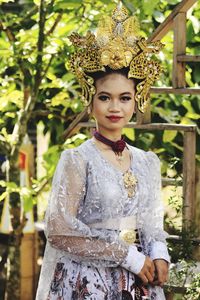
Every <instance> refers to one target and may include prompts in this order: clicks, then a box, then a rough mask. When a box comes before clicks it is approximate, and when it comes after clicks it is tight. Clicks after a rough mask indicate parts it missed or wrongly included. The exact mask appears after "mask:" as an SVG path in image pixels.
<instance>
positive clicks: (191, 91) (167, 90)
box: [150, 86, 200, 95]
mask: <svg viewBox="0 0 200 300" xmlns="http://www.w3.org/2000/svg"><path fill="white" fill-rule="evenodd" d="M150 93H151V94H187V95H199V94H200V87H199V88H177V89H176V88H173V87H154V86H153V87H152V88H151V89H150Z"/></svg>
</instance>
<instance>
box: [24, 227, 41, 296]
mask: <svg viewBox="0 0 200 300" xmlns="http://www.w3.org/2000/svg"><path fill="white" fill-rule="evenodd" d="M36 237H37V235H36V234H35V233H26V234H24V236H23V238H22V243H21V248H20V250H21V262H20V272H21V297H20V299H21V300H33V299H34V295H35V289H36V282H35V281H36V273H37V270H36V257H37V238H36Z"/></svg>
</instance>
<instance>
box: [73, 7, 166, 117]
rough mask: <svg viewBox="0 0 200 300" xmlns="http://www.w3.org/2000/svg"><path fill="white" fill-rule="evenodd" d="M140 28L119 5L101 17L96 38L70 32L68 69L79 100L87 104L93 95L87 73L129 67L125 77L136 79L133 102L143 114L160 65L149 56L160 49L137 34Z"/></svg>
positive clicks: (159, 45)
mask: <svg viewBox="0 0 200 300" xmlns="http://www.w3.org/2000/svg"><path fill="white" fill-rule="evenodd" d="M139 31H140V26H139V22H138V20H137V18H136V17H135V16H131V17H129V16H128V11H127V10H126V8H125V7H123V6H122V4H121V3H120V4H119V5H118V6H117V7H116V8H115V9H114V10H113V13H112V17H109V16H106V17H103V18H101V20H100V22H99V24H98V28H97V33H96V36H95V35H94V34H93V33H91V32H88V33H87V35H86V36H85V37H81V36H80V35H79V34H77V33H72V35H71V36H70V37H69V39H70V41H71V42H72V44H73V45H74V47H75V53H74V54H72V55H71V57H70V67H71V70H72V72H73V73H74V74H75V75H76V76H77V79H78V81H79V84H80V86H81V88H82V97H81V99H82V100H83V102H84V103H85V104H86V105H89V104H90V103H91V101H92V98H93V95H94V94H95V87H94V85H93V84H94V80H93V78H92V77H91V76H90V73H94V72H98V71H105V70H106V69H105V67H109V68H111V69H113V70H117V69H121V68H124V67H128V68H129V72H128V78H135V79H138V80H139V83H138V84H137V86H136V94H135V100H136V102H137V104H138V109H139V110H140V111H141V112H144V111H145V107H146V105H147V101H148V98H149V89H150V87H151V86H152V84H153V82H154V81H155V80H156V79H158V77H159V74H160V71H161V66H160V64H159V62H158V61H155V60H154V59H153V57H152V54H155V53H158V52H159V51H160V49H161V48H162V47H163V44H162V43H161V42H160V41H156V42H152V43H149V44H148V43H147V41H146V40H145V38H143V37H141V36H140V35H139Z"/></svg>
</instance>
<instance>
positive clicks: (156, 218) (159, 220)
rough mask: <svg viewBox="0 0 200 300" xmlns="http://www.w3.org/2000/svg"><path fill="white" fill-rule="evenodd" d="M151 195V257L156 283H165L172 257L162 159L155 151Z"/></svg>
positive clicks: (150, 154)
mask: <svg viewBox="0 0 200 300" xmlns="http://www.w3.org/2000/svg"><path fill="white" fill-rule="evenodd" d="M148 155H149V161H150V174H151V175H150V178H151V184H150V186H151V197H150V201H151V203H152V211H153V216H152V221H153V224H154V227H155V228H154V229H152V232H153V233H154V234H153V238H152V240H151V245H150V249H151V250H150V258H151V259H152V260H153V261H154V265H155V272H156V281H155V284H156V285H161V286H162V285H163V284H164V282H165V281H166V280H167V276H168V267H169V262H170V257H169V254H168V250H167V245H166V233H165V232H164V229H163V205H162V201H161V171H160V160H159V159H158V157H157V156H156V155H155V154H154V153H153V152H149V153H148Z"/></svg>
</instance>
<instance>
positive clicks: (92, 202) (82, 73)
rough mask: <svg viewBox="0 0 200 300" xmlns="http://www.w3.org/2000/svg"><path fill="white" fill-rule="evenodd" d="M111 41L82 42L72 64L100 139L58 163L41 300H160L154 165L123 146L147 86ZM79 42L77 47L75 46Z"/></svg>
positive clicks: (150, 156) (164, 256)
mask: <svg viewBox="0 0 200 300" xmlns="http://www.w3.org/2000/svg"><path fill="white" fill-rule="evenodd" d="M124 14H125V12H124V9H123V10H122V8H121V7H120V8H119V7H118V8H117V9H116V10H115V11H114V14H113V15H114V17H113V20H115V19H117V22H116V23H117V26H118V29H117V30H119V27H120V26H119V25H120V22H121V23H124V21H127V18H125V17H124ZM119 17H120V18H119ZM106 24H107V25H108V22H107V23H106ZM121 25H123V24H121ZM117 26H116V27H117ZM129 27H130V26H129ZM100 28H101V26H100ZM121 28H122V27H121ZM124 28H125V27H124ZM112 32H113V33H112V34H113V35H114V38H113V39H112V40H111V43H110V42H109V43H106V46H107V48H105V44H103V46H102V48H100V47H99V48H97V47H95V45H97V44H94V43H93V42H91V35H89V36H87V38H86V40H84V41H82V45H83V44H84V43H86V42H87V43H88V44H87V45H88V47H87V48H86V47H85V48H84V49H87V50H86V51H87V53H85V52H84V51H85V50H84V51H83V52H79V53H78V54H77V53H76V55H75V56H73V58H72V60H71V63H72V66H73V70H74V71H75V73H76V75H77V77H78V79H79V82H80V84H81V87H82V90H83V96H84V98H85V100H88V102H90V103H89V107H90V109H91V113H92V115H93V116H94V118H95V119H96V124H97V131H96V132H95V134H94V137H92V138H91V139H89V140H88V141H86V142H84V143H83V144H82V145H81V146H79V147H77V148H75V149H69V150H66V151H64V152H63V153H62V155H61V158H60V161H59V163H58V166H57V169H56V172H55V175H54V179H53V183H52V193H51V197H50V201H49V205H48V209H47V213H46V236H47V246H46V251H45V255H44V262H43V268H42V272H41V276H40V283H39V288H38V292H37V296H36V299H37V300H46V299H51V300H54V299H56V300H57V299H64V300H70V299H74V300H80V299H93V300H101V299H102V300H103V299H107V300H121V299H136V300H138V299H156V300H162V299H165V298H164V294H163V291H162V288H161V287H162V286H163V284H164V282H165V281H166V279H167V272H168V263H169V256H168V252H167V248H166V244H165V237H166V234H165V233H164V231H163V225H162V223H163V212H162V205H161V203H160V185H161V184H160V164H159V160H158V158H157V156H156V155H155V154H154V153H152V152H144V151H142V150H140V149H137V148H135V147H132V146H129V145H127V144H126V143H125V142H124V140H123V139H122V138H121V134H122V129H123V128H124V126H125V125H126V124H127V123H128V121H129V120H130V119H131V117H132V115H133V113H134V112H135V109H136V101H137V104H138V107H139V108H140V109H141V110H143V109H144V107H145V104H146V94H145V93H146V92H147V86H148V84H149V78H147V77H148V76H147V75H146V74H147V73H146V74H145V75H144V74H143V75H141V74H140V73H139V72H137V73H138V74H139V75H138V76H135V78H136V79H140V83H139V84H136V80H135V79H133V78H134V76H130V75H131V74H132V75H133V72H135V71H136V70H137V67H138V66H137V64H136V62H134V55H133V56H132V60H131V61H129V62H127V57H125V63H124V61H123V62H122V60H123V57H122V58H121V57H120V55H121V54H120V51H119V53H117V51H114V53H113V52H112V49H113V48H112V47H113V42H114V44H115V45H116V42H117V43H118V42H119V38H121V37H122V38H123V40H122V42H123V41H124V35H123V34H122V31H121V29H120V30H119V32H118V33H116V32H114V31H113V29H112ZM102 36H103V37H104V39H105V36H104V35H103V34H102V30H101V33H100V38H101V39H102ZM129 37H130V35H129ZM75 38H76V39H77V36H75V37H74V39H75ZM116 39H117V40H116ZM93 41H94V39H93ZM75 43H77V44H78V45H80V40H79V41H77V40H76V41H75ZM95 43H96V41H95ZM134 43H135V42H134ZM121 44H122V43H121ZM129 44H130V43H129ZM84 45H85V44H84ZM138 45H140V46H141V40H140V44H138ZM122 46H123V45H122ZM124 47H125V46H124ZM141 48H142V46H141ZM115 49H116V47H115ZM106 51H107V52H106ZM109 51H110V53H111V54H109ZM126 52H127V51H126ZM121 53H122V55H124V52H123V51H121ZM135 53H136V54H137V51H135ZM141 53H142V55H143V54H144V51H143V52H140V53H139V54H138V56H139V55H140V54H141ZM99 54H101V56H100V55H99ZM118 54H119V55H118ZM136 54H135V55H136ZM80 55H82V57H81V59H80ZM106 55H107V57H106ZM109 55H110V56H109ZM126 55H127V53H126ZM113 56H114V58H115V59H113ZM140 56H141V55H140ZM135 57H136V56H135ZM97 58H98V59H97ZM129 58H130V55H129ZM120 59H121V60H120ZM94 61H96V65H95V67H94ZM105 61H106V63H105ZM120 61H121V63H120ZM91 62H92V64H90V63H91ZM103 62H104V63H103ZM148 62H149V60H148ZM115 63H116V64H117V65H115ZM131 63H132V65H131ZM146 63H147V62H146ZM84 64H85V67H84ZM144 64H145V61H144ZM91 65H92V67H91ZM133 65H134V71H133ZM116 66H117V67H116ZM154 67H155V65H154ZM91 68H93V70H92V71H93V72H92V73H91V72H90V71H91ZM94 69H95V70H94ZM131 69H132V73H130V71H131ZM94 71H95V72H94ZM157 71H158V70H157V69H156V70H154V71H153V72H154V73H152V74H153V75H154V77H155V76H157V75H156V74H157ZM142 72H143V71H142ZM150 72H152V70H150ZM155 72H156V73H155ZM142 76H143V77H142ZM128 77H129V78H130V79H129V78H128ZM131 77H132V78H131ZM141 86H142V87H143V88H142V89H141V88H140V87H141ZM90 98H91V99H92V101H91V99H90Z"/></svg>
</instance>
